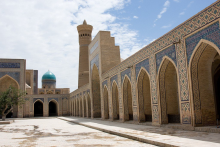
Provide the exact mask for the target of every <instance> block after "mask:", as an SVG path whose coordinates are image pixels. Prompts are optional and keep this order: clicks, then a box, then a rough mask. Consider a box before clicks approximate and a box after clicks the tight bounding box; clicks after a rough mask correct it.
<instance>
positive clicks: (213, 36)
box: [186, 21, 220, 63]
mask: <svg viewBox="0 0 220 147" xmlns="http://www.w3.org/2000/svg"><path fill="white" fill-rule="evenodd" d="M201 39H206V40H208V41H211V42H213V43H214V44H215V45H217V46H218V48H220V29H219V22H218V21H217V22H216V23H214V24H212V25H210V26H208V27H207V28H205V29H203V30H201V31H199V32H198V33H195V34H194V35H192V36H190V37H188V38H186V53H187V61H188V63H189V61H190V58H191V56H192V53H193V51H194V49H195V47H196V45H197V44H198V43H199V41H200V40H201Z"/></svg>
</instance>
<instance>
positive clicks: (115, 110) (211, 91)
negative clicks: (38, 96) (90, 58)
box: [70, 39, 220, 126]
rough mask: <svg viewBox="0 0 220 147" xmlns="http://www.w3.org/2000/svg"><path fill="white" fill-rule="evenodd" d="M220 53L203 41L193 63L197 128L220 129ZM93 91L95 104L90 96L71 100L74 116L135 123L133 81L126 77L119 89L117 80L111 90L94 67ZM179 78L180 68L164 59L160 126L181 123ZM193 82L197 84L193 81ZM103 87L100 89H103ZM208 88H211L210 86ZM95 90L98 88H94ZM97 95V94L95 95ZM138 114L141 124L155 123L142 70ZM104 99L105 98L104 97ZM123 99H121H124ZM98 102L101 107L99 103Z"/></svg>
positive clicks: (191, 73) (138, 83) (147, 80)
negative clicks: (210, 126) (103, 83)
mask: <svg viewBox="0 0 220 147" xmlns="http://www.w3.org/2000/svg"><path fill="white" fill-rule="evenodd" d="M219 55H220V51H219V48H218V47H217V46H216V45H215V44H214V43H212V42H210V41H207V40H204V39H202V40H201V41H200V42H199V43H198V45H197V46H196V48H195V50H194V52H193V54H192V56H191V60H190V62H189V67H188V74H189V79H190V86H189V87H190V92H191V103H192V108H191V109H192V111H193V115H192V116H191V117H192V118H193V119H192V121H193V122H192V124H193V125H195V126H201V125H203V126H207V125H216V120H217V119H220V92H219V90H218V89H219V88H220V56H219ZM93 69H95V71H92V73H93V79H92V82H94V83H93V85H92V86H93V87H92V89H93V90H92V92H91V94H92V95H93V96H92V98H93V97H95V99H96V100H95V102H94V100H93V102H92V99H90V93H86V94H84V95H83V96H79V97H77V98H74V99H71V104H70V105H71V106H70V107H71V110H70V114H71V115H72V116H79V117H86V118H91V117H92V116H93V115H94V114H93V113H94V110H93V111H92V108H97V109H99V108H100V107H101V106H99V105H101V104H102V105H103V108H102V110H101V111H102V112H101V114H100V113H99V112H100V109H99V110H98V111H97V112H98V113H96V115H97V114H98V115H97V116H98V117H100V118H101V117H102V118H103V119H110V120H122V121H132V120H133V118H134V114H133V108H134V106H133V100H132V85H131V81H130V78H129V77H128V76H125V77H124V79H123V82H122V84H121V86H120V87H121V88H119V87H118V84H117V82H116V81H115V80H114V81H113V82H112V85H111V87H110V88H108V86H107V85H105V86H103V87H102V94H101V93H100V92H101V90H100V87H101V85H100V82H99V80H100V79H98V78H99V75H98V69H97V67H96V66H93ZM178 76H179V74H178V70H177V67H176V64H175V63H174V61H173V60H172V59H170V58H169V57H167V56H164V57H163V60H162V62H161V64H160V67H159V70H158V74H157V85H158V86H157V87H158V89H159V90H158V91H159V93H158V99H159V111H160V116H159V117H160V124H167V123H181V122H182V120H181V119H182V117H181V115H182V114H181V107H180V106H181V102H180V101H181V100H180V94H179V93H180V87H179V82H178V79H179V77H178ZM192 79H193V80H192ZM99 85H100V87H99ZM207 85H208V86H207ZM94 86H95V87H94ZM97 88H98V89H97ZM93 91H94V92H93ZM136 91H137V110H138V112H137V114H138V120H137V121H139V122H151V121H152V112H153V110H152V96H151V82H150V74H149V73H148V71H147V70H146V69H145V68H143V67H142V68H141V69H140V71H139V73H138V76H137V81H136ZM101 95H102V98H101V97H100V96H101ZM120 95H121V96H120ZM97 101H98V103H97ZM96 103H97V105H98V106H95V105H96Z"/></svg>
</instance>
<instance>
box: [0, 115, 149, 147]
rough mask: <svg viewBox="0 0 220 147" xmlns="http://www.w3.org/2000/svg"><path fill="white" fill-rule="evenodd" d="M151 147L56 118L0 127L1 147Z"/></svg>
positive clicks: (24, 121) (22, 120)
mask: <svg viewBox="0 0 220 147" xmlns="http://www.w3.org/2000/svg"><path fill="white" fill-rule="evenodd" d="M127 145H129V146H132V147H133V146H134V147H135V146H137V147H145V146H148V147H150V146H152V147H153V145H149V144H145V143H142V142H138V141H134V140H131V139H127V138H124V137H119V136H116V135H112V134H108V133H104V132H101V131H98V130H95V129H91V128H88V127H84V126H81V125H77V124H74V123H70V122H68V121H64V120H60V119H57V118H55V117H54V118H51V117H49V118H30V119H15V122H14V123H12V124H7V125H0V146H1V147H16V146H21V147H24V146H30V147H34V146H76V147H84V146H86V147H91V146H95V147H99V146H108V147H110V146H122V147H123V146H127Z"/></svg>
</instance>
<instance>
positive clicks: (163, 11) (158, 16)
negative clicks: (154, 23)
mask: <svg viewBox="0 0 220 147" xmlns="http://www.w3.org/2000/svg"><path fill="white" fill-rule="evenodd" d="M166 11H167V8H163V10H162V11H161V12H160V14H159V15H157V18H158V19H160V18H161V17H162V14H163V13H165V12H166Z"/></svg>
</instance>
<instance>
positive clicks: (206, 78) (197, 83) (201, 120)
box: [189, 39, 220, 126]
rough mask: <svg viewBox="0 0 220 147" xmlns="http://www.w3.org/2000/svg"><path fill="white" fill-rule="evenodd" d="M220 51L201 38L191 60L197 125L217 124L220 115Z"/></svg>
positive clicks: (194, 119)
mask: <svg viewBox="0 0 220 147" xmlns="http://www.w3.org/2000/svg"><path fill="white" fill-rule="evenodd" d="M219 55H220V51H219V48H218V47H217V46H216V45H215V44H214V43H212V42H210V41H208V40H205V39H201V40H200V41H199V43H198V44H197V46H196V47H195V50H194V51H193V54H192V56H191V59H190V62H189V79H190V87H191V88H190V89H191V92H190V93H191V97H192V100H191V101H192V103H193V109H192V110H193V113H194V116H193V124H194V125H195V126H201V125H202V126H206V125H216V119H219V118H220V117H219V115H220V93H219V88H220V70H219V67H220V60H219Z"/></svg>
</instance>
